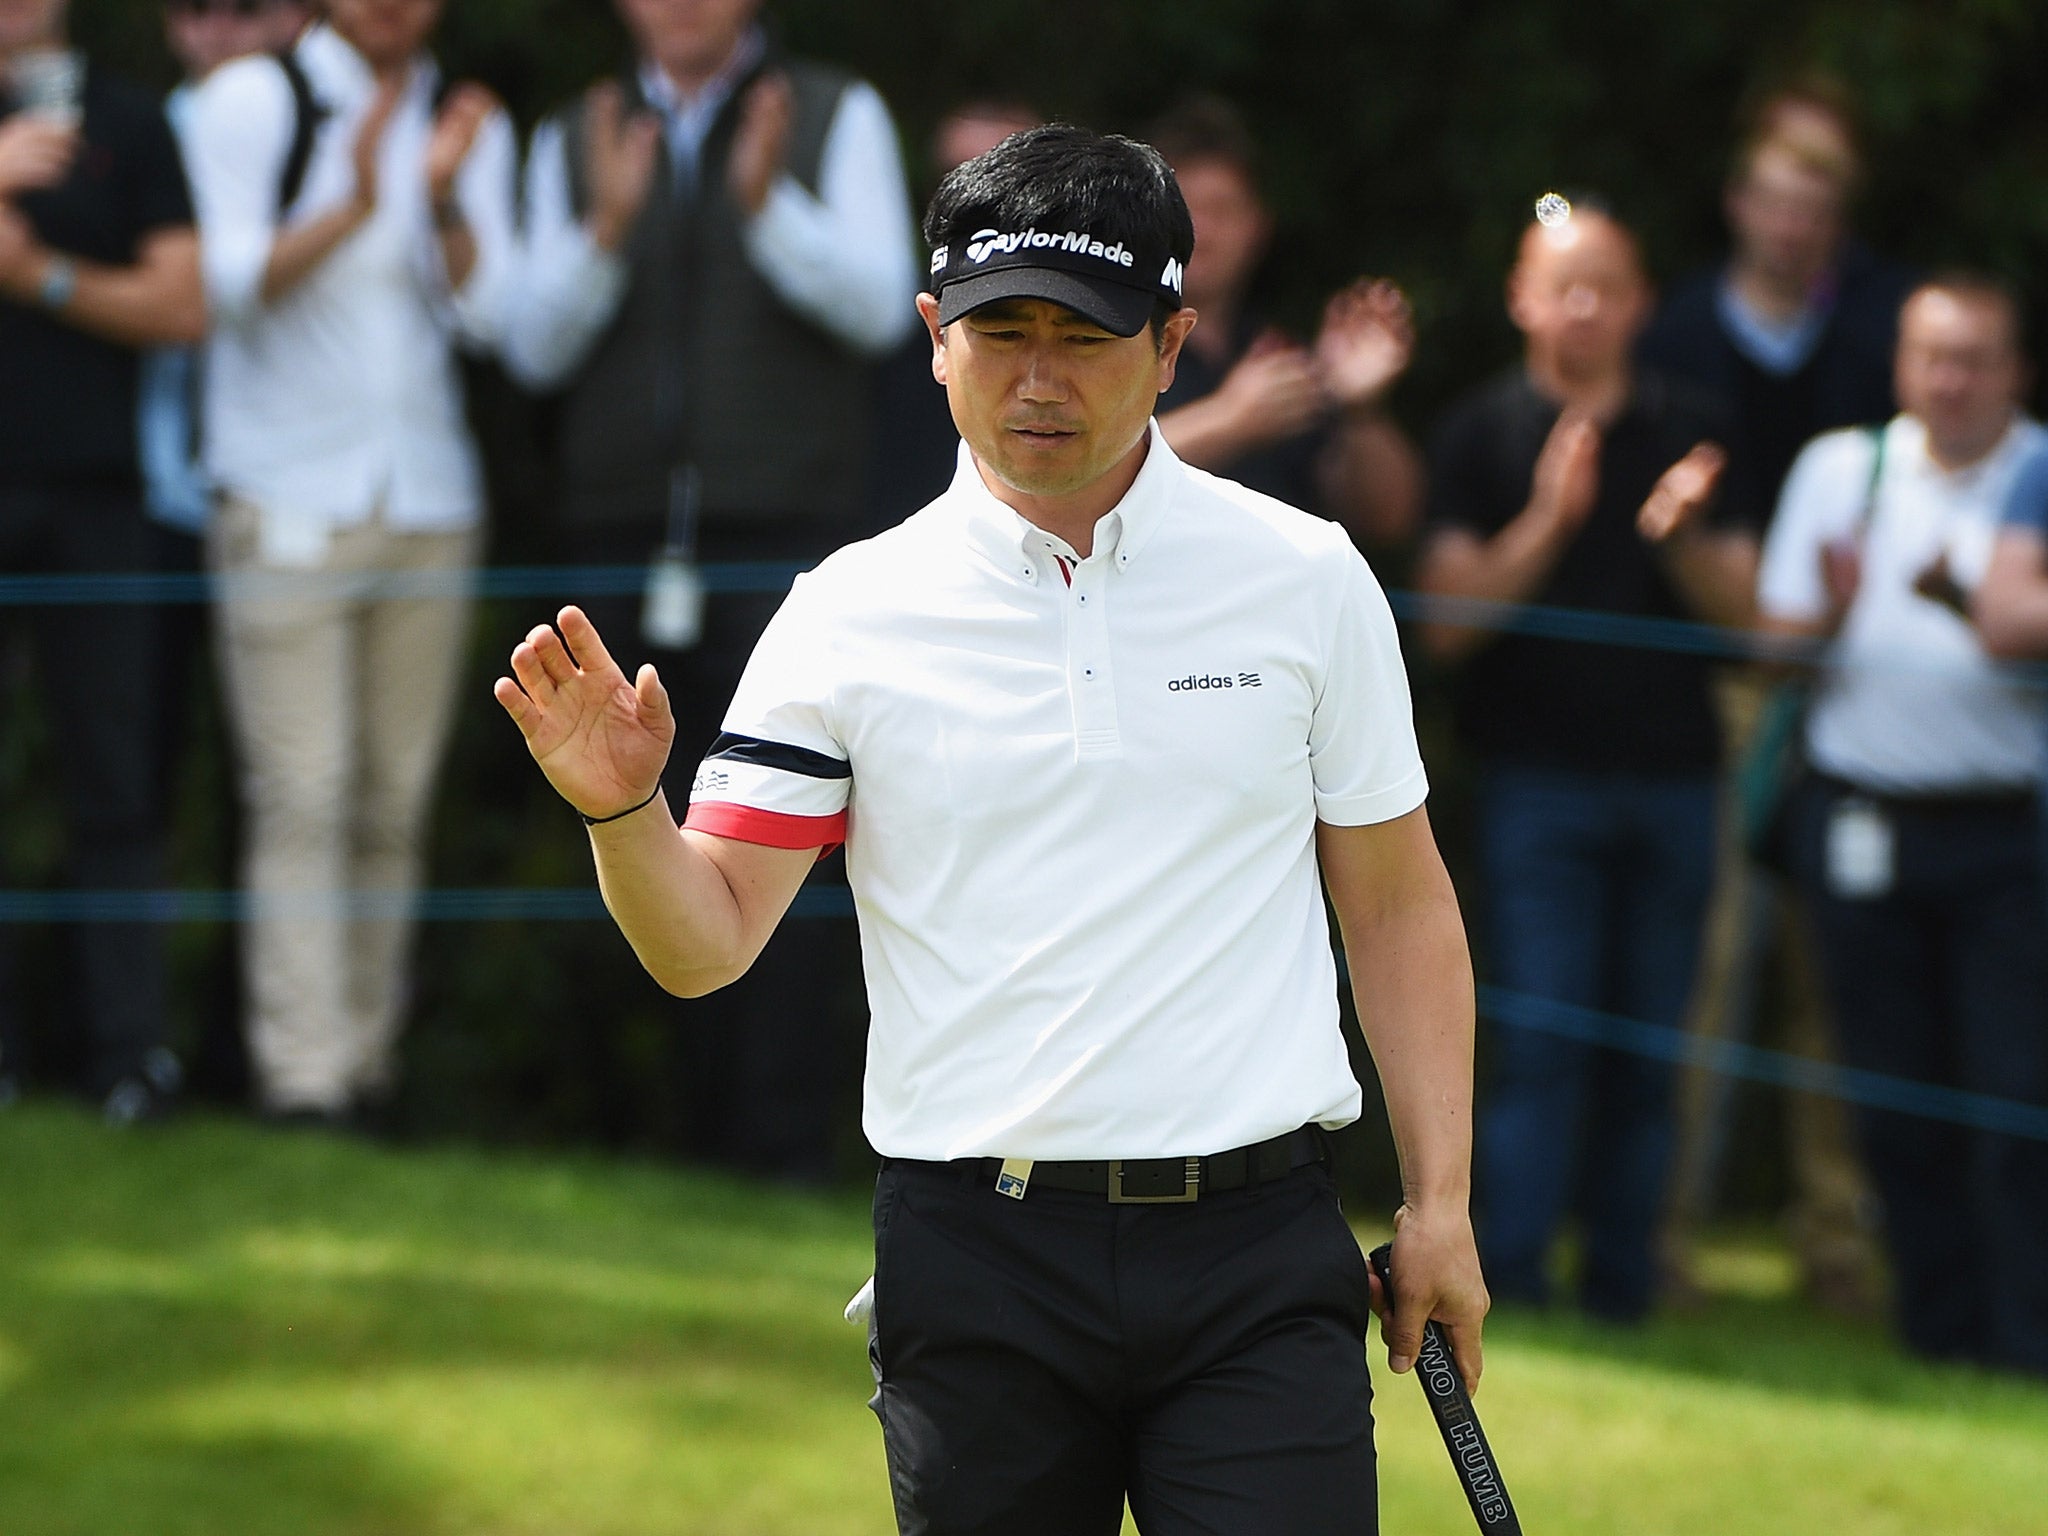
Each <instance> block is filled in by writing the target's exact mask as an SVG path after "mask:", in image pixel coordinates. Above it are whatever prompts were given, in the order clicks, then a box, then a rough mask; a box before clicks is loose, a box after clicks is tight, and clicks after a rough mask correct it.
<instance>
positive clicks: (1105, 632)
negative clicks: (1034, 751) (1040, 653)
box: [1067, 561, 1122, 758]
mask: <svg viewBox="0 0 2048 1536" xmlns="http://www.w3.org/2000/svg"><path fill="white" fill-rule="evenodd" d="M1106 567H1107V562H1106V561H1088V562H1084V563H1083V564H1082V565H1080V566H1078V567H1076V568H1075V571H1074V588H1073V592H1072V593H1071V597H1072V602H1071V603H1070V604H1069V606H1068V609H1067V619H1068V622H1067V681H1068V692H1069V693H1070V695H1071V696H1072V699H1073V705H1074V744H1075V747H1076V749H1077V751H1078V752H1079V755H1080V756H1081V757H1083V758H1091V757H1114V756H1116V755H1118V754H1119V753H1120V752H1121V751H1122V742H1121V740H1120V738H1119V736H1118V733H1117V718H1116V679H1115V678H1114V677H1113V676H1112V675H1111V672H1110V664H1109V625H1108V623H1107V617H1108V615H1107V612H1106V607H1107V605H1106V604H1105V602H1104V600H1103V585H1102V583H1103V572H1104V570H1105V569H1106Z"/></svg>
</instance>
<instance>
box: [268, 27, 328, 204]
mask: <svg viewBox="0 0 2048 1536" xmlns="http://www.w3.org/2000/svg"><path fill="white" fill-rule="evenodd" d="M271 57H272V58H273V59H275V60H276V61H277V67H278V68H279V69H281V70H283V71H284V80H285V84H286V85H288V86H290V87H291V92H292V142H291V147H290V148H289V149H288V150H287V151H286V152H285V157H284V169H283V170H282V171H281V172H280V173H279V175H278V178H277V213H278V217H279V218H280V219H281V218H283V217H284V215H285V212H286V211H287V210H288V209H289V208H290V207H291V206H292V204H293V203H296V202H297V201H298V200H299V193H300V192H301V191H303V190H304V189H305V185H306V168H307V167H308V166H309V165H311V164H312V161H313V140H314V139H315V138H316V137H317V136H318V135H319V132H320V125H321V124H322V123H324V122H326V121H327V119H328V118H329V117H331V116H332V115H333V109H332V108H330V107H329V106H328V105H327V104H326V103H325V102H323V101H321V100H320V98H319V97H318V96H316V95H314V94H313V82H312V81H311V80H309V79H307V78H306V70H305V66H304V65H302V64H301V63H299V58H298V55H297V54H296V53H294V52H293V51H292V50H291V49H289V48H285V49H280V50H279V51H278V52H276V53H274V54H272V55H271Z"/></svg>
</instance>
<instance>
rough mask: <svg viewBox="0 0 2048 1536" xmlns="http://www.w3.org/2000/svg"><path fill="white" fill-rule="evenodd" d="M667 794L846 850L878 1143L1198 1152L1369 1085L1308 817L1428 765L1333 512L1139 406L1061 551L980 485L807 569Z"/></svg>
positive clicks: (714, 816) (1420, 795)
mask: <svg viewBox="0 0 2048 1536" xmlns="http://www.w3.org/2000/svg"><path fill="white" fill-rule="evenodd" d="M725 728H726V732H727V734H726V735H725V736H723V737H722V738H721V739H720V741H719V743H718V744H717V745H716V746H715V747H714V748H713V749H712V753H711V755H710V757H708V758H707V759H706V760H705V762H704V765H703V767H702V769H701V771H700V773H699V776H698V779H697V784H696V788H695V792H694V793H693V795H692V797H691V808H690V813H689V818H688V821H687V825H688V826H690V827H693V828H697V829H700V830H703V831H707V832H712V833H717V834H719V835H722V836H727V837H733V838H737V839H740V840H744V841H751V842H758V843H766V844H770V845H774V846H782V847H794V848H804V847H811V846H814V845H816V844H819V843H827V842H836V841H838V840H840V839H841V838H842V837H843V838H844V840H845V843H846V848H847V875H848V879H849V882H850V883H851V885H852V888H853V896H854V902H855V906H856V908H857V909H858V912H859V916H860V931H861V946H862V953H863V958H864V961H865V965H866V970H867V981H868V995H869V1000H870V1005H871V1008H872V1012H873V1022H872V1027H871V1035H870V1040H869V1047H868V1068H867V1084H866V1111H865V1119H864V1124H865V1128H866V1131H867V1135H868V1139H869V1141H870V1142H871V1144H872V1145H873V1146H874V1147H875V1149H876V1150H877V1151H878V1152H881V1153H883V1154H884V1155H886V1156H896V1157H911V1158H930V1159H948V1158H956V1157H967V1156H981V1155H996V1156H1004V1157H1029V1158H1037V1159H1053V1158H1088V1159H1094V1158H1108V1157H1184V1156H1193V1155H1200V1154H1206V1153H1210V1152H1219V1151H1223V1150H1225V1149H1227V1148H1231V1147H1236V1146H1241V1145H1244V1144H1246V1143H1249V1142H1255V1141H1261V1140H1264V1139H1265V1138H1267V1137H1270V1136H1276V1135H1279V1134H1280V1133H1282V1132H1284V1131H1288V1130H1291V1129H1293V1128H1294V1127H1296V1126H1299V1125H1302V1124H1305V1123H1307V1122H1309V1121H1316V1122H1319V1123H1321V1124H1323V1125H1326V1126H1331V1127H1335V1126H1339V1125H1344V1124H1348V1123H1349V1122H1350V1121H1352V1120H1353V1119H1355V1118H1357V1115H1358V1109H1359V1088H1358V1083H1357V1081H1356V1080H1355V1079H1354V1078H1353V1076H1352V1074H1351V1069H1350V1066H1349V1063H1348V1061H1347V1059H1346V1055H1345V1050H1344V1043H1343V1040H1342V1037H1341V1036H1340V1034H1339V1032H1338V1028H1337V978H1336V968H1335V964H1334V962H1333V960H1332V956H1331V952H1330V939H1329V929H1328V924H1327V920H1326V918H1325V914H1324V907H1323V899H1322V892H1321V886H1320V880H1319V875H1318V870H1317V864H1316V856H1315V843H1314V836H1315V826H1316V821H1317V819H1318V818H1320V819H1322V820H1324V821H1328V822H1332V823H1335V824H1338V825H1346V826H1351V825H1363V824H1367V823H1374V822H1381V821H1388V820H1392V819H1393V818H1395V817H1398V816H1402V815H1405V814H1407V813H1408V812H1410V811H1412V810H1414V809H1415V808H1416V807H1417V806H1419V805H1421V804H1422V802H1423V799H1424V798H1425V796H1426V794H1427V784H1426V782H1425V779H1424V775H1423V769H1422V761H1421V758H1420V755H1419V754H1418V752H1417V750H1416V743H1415V731H1414V724H1413V718H1412V714H1411V710H1410V706H1409V699H1408V685H1407V678H1406V675H1405V673H1404V671H1403V669H1402V662H1401V652H1400V647H1399V644H1398V642H1397V640H1396V637H1395V632H1394V623H1393V617H1392V614H1391V613H1390V612H1389V610H1388V607H1387V602H1386V598H1385V596H1384V595H1383V594H1382V593H1381V591H1380V588H1379V585H1378V583H1377V582H1375V581H1374V579H1373V577H1372V574H1371V572H1370V571H1368V570H1367V568H1366V565H1365V562H1364V561H1363V560H1362V559H1361V558H1359V556H1358V554H1357V552H1356V551H1355V550H1354V549H1353V548H1352V547H1351V543H1350V541H1349V539H1348V538H1347V536H1346V535H1345V533H1344V531H1343V530H1342V529H1341V528H1339V527H1338V526H1337V525H1335V524H1334V523H1329V522H1325V521H1323V520H1321V519H1319V518H1314V517H1310V516H1308V515H1306V514H1304V513H1301V512H1297V511H1295V510H1293V509H1292V508H1290V507H1286V506H1283V505H1282V504H1280V503H1279V502H1276V501H1273V500H1271V499H1269V498H1267V497H1264V496H1261V495H1259V494H1257V493H1256V492H1253V491H1249V490H1246V489H1245V488H1243V487H1242V486H1239V485H1235V484H1233V483H1231V482H1229V481H1227V480H1221V479H1218V478H1216V477H1215V476H1213V475H1209V474H1205V473H1203V472H1202V471H1200V470H1195V469H1190V468H1188V467H1187V466H1185V465H1183V464H1182V463H1181V462H1180V460H1178V459H1177V458H1175V457H1174V455H1173V453H1172V451H1171V450H1170V449H1169V448H1168V447H1167V446H1166V443H1165V441H1164V439H1162V438H1161V437H1160V436H1159V433H1158V429H1157V428H1156V426H1155V427H1154V428H1153V431H1152V435H1151V442H1150V448H1149V451H1148V453H1147V456H1146V461H1145V464H1144V467H1143V469H1142V470H1141V471H1140V473H1139V475H1138V479H1137V481H1136V483H1135V484H1134V485H1133V486H1132V487H1131V490H1130V492H1129V494H1127V495H1126V496H1125V497H1124V499H1123V500H1122V502H1121V503H1119V505H1118V506H1117V507H1116V509H1115V510H1114V511H1112V512H1111V513H1109V514H1108V515H1107V516H1106V517H1105V518H1103V519H1102V521H1101V522H1100V523H1099V524H1097V526H1096V530H1095V540H1094V549H1093V552H1092V553H1091V555H1090V556H1089V558H1088V559H1086V560H1077V559H1076V558H1075V555H1074V552H1073V550H1072V549H1071V548H1070V547H1069V546H1068V545H1067V544H1066V543H1065V542H1064V541H1062V540H1060V539H1058V538H1055V537H1053V536H1052V535H1049V534H1047V533H1044V532H1043V531H1041V530H1040V529H1038V528H1036V527H1034V526H1033V525H1032V524H1030V523H1028V522H1026V521H1025V520H1024V519H1023V518H1022V517H1020V516H1019V515H1018V514H1017V513H1016V512H1014V511H1012V510H1011V509H1010V508H1009V507H1007V506H1005V505H1004V504H1003V503H1001V502H1000V501H998V500H996V499H995V497H993V496H991V495H990V494H989V492H988V491H987V490H986V488H984V486H983V485H982V482H981V479H980V477H979V475H978V474H977V473H976V471H975V468H974V464H973V461H972V459H971V458H970V457H969V455H968V453H967V451H966V449H965V448H964V447H963V448H962V450H961V455H960V467H959V471H958V473H957V474H956V475H955V477H954V480H953V484H952V487H951V488H950V489H949V490H948V491H947V492H946V493H945V494H944V495H943V496H941V497H940V498H939V499H938V500H937V501H935V502H933V503H932V504H931V505H930V506H928V507H926V508H925V509H924V510H923V511H921V512H919V513H917V514H916V515H915V516H913V517H911V518H909V519H908V520H907V521H906V522H904V523H903V524H901V525H900V526H898V527H896V528H894V529H892V530H891V531H889V532H887V533H885V534H882V535H881V536H880V537H878V538H874V539H870V540H868V541H867V542H865V543H862V544H856V545H852V546H850V547H848V548H846V549H843V550H841V551H839V552H838V553H837V554H835V555H833V556H832V557H831V558H830V559H828V560H826V561H825V562H824V564H822V565H821V566H819V567H818V569H817V570H815V571H813V572H811V573H810V574H808V575H806V576H802V577H799V578H798V579H797V582H796V585H795V586H794V587H793V588H792V590H791V592H790V595H789V598H788V600H787V602H785V604H784V605H783V607H782V609H781V611H780V612H779V613H778V614H777V615H776V617H775V619H774V621H773V623H771V624H770V625H769V627H768V630H767V632H766V633H765V634H764V635H763V636H762V638H761V642H760V645H759V647H758V648H757V649H756V650H755V652H754V656H753V659H752V661H751V662H750V663H749V665H748V668H747V672H746V676H745V677H744V679H743V680H742V682H741V683H740V687H739V690H738V692H737V694H736V695H735V697H734V699H733V704H732V709H731V712H730V714H729V715H728V716H727V717H726V727H725Z"/></svg>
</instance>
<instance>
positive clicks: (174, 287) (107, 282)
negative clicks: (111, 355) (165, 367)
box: [22, 234, 206, 347]
mask: <svg viewBox="0 0 2048 1536" xmlns="http://www.w3.org/2000/svg"><path fill="white" fill-rule="evenodd" d="M69 259H70V258H68V257H64V256H60V255H58V254H56V253H54V252H53V253H51V254H49V255H48V256H47V257H46V258H45V259H44V261H43V262H42V264H41V265H40V266H39V267H38V268H37V269H36V272H35V274H34V286H35V288H36V289H37V290H40V289H41V287H42V284H43V282H44V281H46V280H47V278H48V276H49V274H50V273H51V272H52V271H54V270H56V268H57V265H58V263H60V262H63V261H67V260H69ZM71 271H72V276H73V280H74V281H73V286H72V290H71V294H70V297H69V298H68V299H66V300H65V302H64V303H63V304H62V306H60V307H59V309H58V310H57V315H58V318H60V319H61V320H63V321H64V322H65V323H66V324H68V325H72V326H76V327H77V328H78V329H79V330H81V331H89V332H91V333H92V334H93V335H95V336H99V337H102V338H103V339H105V340H107V341H112V342H117V343H119V344H120V345H122V346H125V347H164V346H192V345H195V344H197V343H198V342H200V341H203V340H204V339H205V337H206V294H205V290H204V287H203V285H202V283H201V281H200V276H199V246H198V242H197V240H196V239H194V238H192V237H191V236H190V235H189V234H187V235H183V236H179V237H173V238H167V239H166V241H165V243H164V244H163V245H161V246H158V247H155V248H146V249H145V251H144V253H143V259H142V260H141V261H139V262H137V263H136V264H135V265H134V266H132V267H110V266H103V265H101V264H100V263H98V262H89V261H76V262H72V264H71ZM22 297H23V299H24V301H25V302H26V301H28V300H29V299H31V298H33V297H34V294H24V295H22Z"/></svg>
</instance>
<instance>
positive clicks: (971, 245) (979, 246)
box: [967, 229, 1131, 267]
mask: <svg viewBox="0 0 2048 1536" xmlns="http://www.w3.org/2000/svg"><path fill="white" fill-rule="evenodd" d="M1017 251H1064V252H1066V253H1067V254H1069V255H1074V256H1093V257H1095V258H1096V259H1097V260H1098V261H1110V262H1114V263H1116V265H1118V266H1120V267H1128V266H1130V265H1131V253H1130V252H1129V251H1128V250H1126V249H1124V245H1123V242H1122V241H1118V242H1117V243H1116V244H1114V245H1104V244H1103V243H1102V242H1101V241H1100V240H1097V239H1096V238H1095V237H1094V236H1093V235H1090V234H1086V233H1084V232H1083V231H1081V230H1078V229H1070V230H1068V231H1067V232H1066V233H1065V234H1064V235H1049V234H1047V233H1045V231H1043V230H1038V229H1026V230H1022V231H1019V232H1017V233H1013V234H1005V233H1004V232H1003V231H1002V230H999V229H978V230H976V231H975V232H974V234H973V236H972V237H970V238H969V240H968V242H967V260H968V261H969V262H970V263H972V264H973V265H975V266H980V265H981V264H982V263H983V262H985V261H987V260H988V259H989V257H991V256H997V255H1001V256H1009V255H1012V254H1014V253H1015V252H1017Z"/></svg>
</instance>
